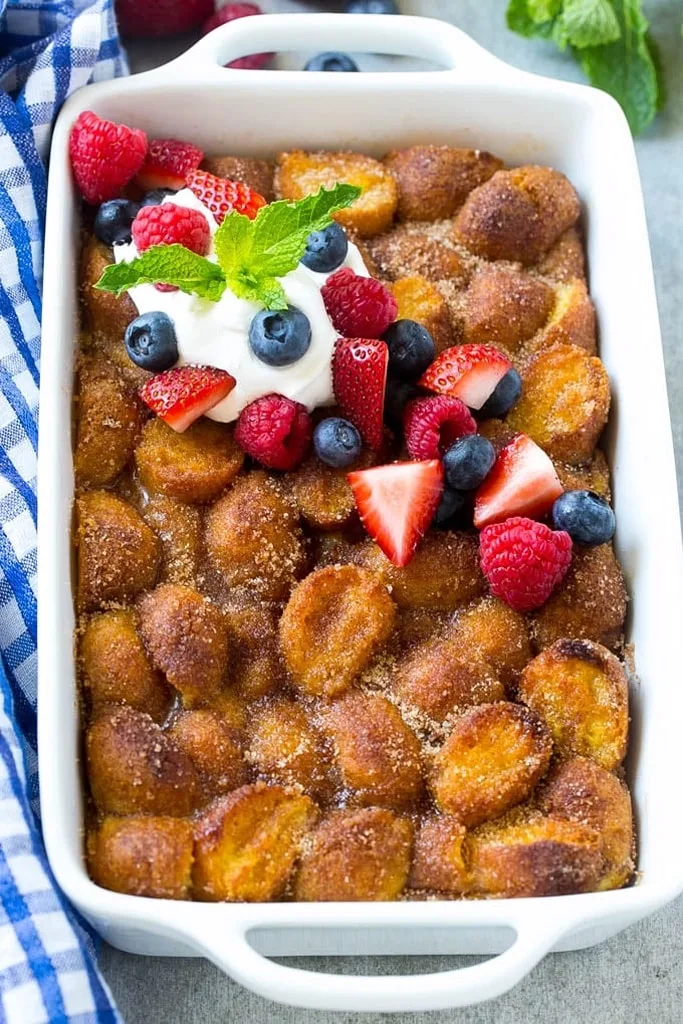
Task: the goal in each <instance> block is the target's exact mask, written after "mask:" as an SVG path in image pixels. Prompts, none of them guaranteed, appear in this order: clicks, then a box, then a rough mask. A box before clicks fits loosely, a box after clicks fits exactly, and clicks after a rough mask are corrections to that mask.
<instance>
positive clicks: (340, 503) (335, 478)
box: [286, 448, 376, 530]
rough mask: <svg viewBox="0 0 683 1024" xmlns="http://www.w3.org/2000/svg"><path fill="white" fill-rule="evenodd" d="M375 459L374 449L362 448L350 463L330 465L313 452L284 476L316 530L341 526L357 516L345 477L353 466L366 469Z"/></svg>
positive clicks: (305, 515)
mask: <svg viewBox="0 0 683 1024" xmlns="http://www.w3.org/2000/svg"><path fill="white" fill-rule="evenodd" d="M375 461H376V460H375V455H374V453H373V452H372V451H370V449H369V448H365V449H363V451H362V452H361V454H360V455H359V457H358V458H357V459H356V460H355V461H354V462H353V463H352V464H351V465H350V466H345V467H344V468H343V469H333V468H332V467H331V466H326V465H325V463H324V462H321V460H320V459H319V458H318V456H317V455H316V454H315V453H314V452H312V453H311V454H310V455H309V456H308V458H307V459H305V460H304V461H303V462H302V463H301V465H300V466H299V468H298V469H295V470H294V472H292V473H288V474H287V478H286V479H287V484H288V485H289V486H290V487H291V489H292V496H293V498H294V501H295V502H296V504H297V508H298V509H299V514H300V515H301V517H302V519H304V520H305V521H306V522H307V523H308V524H309V526H312V527H314V529H318V530H341V529H342V528H343V527H345V526H348V524H349V523H350V522H352V521H353V520H356V519H357V518H358V516H357V512H356V503H355V501H354V500H353V493H352V491H351V488H350V487H349V484H348V482H347V479H346V477H347V475H348V474H349V473H350V472H352V470H354V469H368V468H369V467H370V466H372V465H374V463H375Z"/></svg>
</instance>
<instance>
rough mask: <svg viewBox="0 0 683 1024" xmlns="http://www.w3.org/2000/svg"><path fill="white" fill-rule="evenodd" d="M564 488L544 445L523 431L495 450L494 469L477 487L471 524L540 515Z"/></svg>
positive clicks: (479, 524)
mask: <svg viewBox="0 0 683 1024" xmlns="http://www.w3.org/2000/svg"><path fill="white" fill-rule="evenodd" d="M563 491H564V487H563V486H562V484H561V483H560V478H559V477H558V475H557V473H556V472H555V467H554V466H553V464H552V462H551V461H550V459H549V458H548V456H547V455H546V453H545V452H544V451H543V449H542V448H539V447H538V445H537V444H535V443H534V442H533V441H532V440H531V438H530V437H527V435H526V434H518V435H517V437H515V438H513V440H512V441H510V443H509V444H506V445H505V447H504V448H503V449H501V451H500V452H499V453H498V458H497V459H496V461H495V463H494V466H493V469H492V470H491V472H490V473H489V475H488V476H487V477H486V479H485V480H484V482H483V484H482V485H481V487H480V488H479V490H478V491H477V495H476V498H475V502H474V525H475V526H476V527H477V528H478V529H480V530H481V529H482V527H484V526H488V525H489V524H490V523H501V522H503V520H504V519H509V518H510V517H511V516H526V517H527V518H529V519H540V518H541V517H542V516H544V515H545V514H546V513H547V512H549V511H550V509H551V508H552V505H553V502H554V501H555V499H556V498H559V496H560V495H561V494H562V493H563Z"/></svg>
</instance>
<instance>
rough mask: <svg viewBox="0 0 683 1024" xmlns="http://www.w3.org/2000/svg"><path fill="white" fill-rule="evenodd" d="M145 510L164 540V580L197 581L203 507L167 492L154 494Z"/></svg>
mask: <svg viewBox="0 0 683 1024" xmlns="http://www.w3.org/2000/svg"><path fill="white" fill-rule="evenodd" d="M142 514H143V516H144V518H145V522H146V523H148V524H149V526H151V527H152V529H153V530H154V532H155V533H156V535H157V537H158V538H159V540H160V541H161V573H160V579H161V581H162V582H163V583H185V584H188V585H189V584H192V583H194V581H195V578H196V575H197V566H198V563H199V552H200V518H199V510H198V509H196V508H194V507H193V506H192V505H186V504H185V503H184V502H182V501H176V500H175V498H167V497H166V495H165V494H151V495H150V496H149V500H148V502H147V504H146V505H145V507H144V508H143V510H142Z"/></svg>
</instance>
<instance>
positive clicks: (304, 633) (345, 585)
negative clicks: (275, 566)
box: [280, 565, 396, 697]
mask: <svg viewBox="0 0 683 1024" xmlns="http://www.w3.org/2000/svg"><path fill="white" fill-rule="evenodd" d="M395 619H396V606H395V605H394V602H393V601H392V600H391V598H390V597H389V594H388V593H387V589H386V587H385V586H384V584H383V583H381V582H380V580H378V579H377V577H376V576H374V575H373V574H372V573H370V572H368V571H367V570H365V569H359V568H358V567H357V566H355V565H342V566H337V565H330V566H327V567H325V568H323V569H316V570H315V572H312V573H310V574H309V575H308V576H307V577H306V578H305V579H304V580H302V582H301V583H299V584H298V585H297V586H296V587H295V588H294V591H293V592H292V596H291V597H290V599H289V601H288V603H287V605H286V607H285V610H284V612H283V613H282V618H281V620H280V643H281V646H282V653H283V655H284V658H285V663H286V665H287V668H288V669H289V671H290V672H291V673H292V676H293V677H294V682H295V683H296V685H297V686H298V687H299V688H300V689H301V690H303V691H304V692H306V693H309V694H312V695H313V696H316V697H319V696H325V697H334V696H336V695H337V694H339V693H341V692H342V691H343V690H345V689H346V688H347V687H348V686H350V685H351V683H352V682H353V680H354V679H355V678H356V677H357V676H358V675H359V674H360V673H361V672H362V671H363V669H364V668H366V666H367V665H368V664H369V662H370V659H371V658H372V656H373V655H374V654H375V652H376V651H377V649H378V648H379V647H380V646H381V645H382V644H383V643H384V641H385V640H388V638H389V636H390V634H391V631H392V629H393V628H394V622H395Z"/></svg>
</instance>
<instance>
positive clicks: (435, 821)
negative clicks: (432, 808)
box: [408, 814, 470, 894]
mask: <svg viewBox="0 0 683 1024" xmlns="http://www.w3.org/2000/svg"><path fill="white" fill-rule="evenodd" d="M466 835H467V831H466V829H465V826H464V825H462V824H461V823H460V822H459V821H458V819H457V818H454V817H452V816H451V815H447V814H431V815H429V816H427V817H425V818H423V819H422V822H421V824H420V827H419V829H418V831H417V834H416V836H415V848H414V850H413V863H412V867H411V869H410V877H409V878H408V885H409V886H410V887H411V888H412V889H430V890H433V891H435V892H451V893H458V894H462V893H465V892H467V890H468V888H469V886H470V879H469V872H468V869H467V865H466V863H465V849H464V847H465V836H466Z"/></svg>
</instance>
